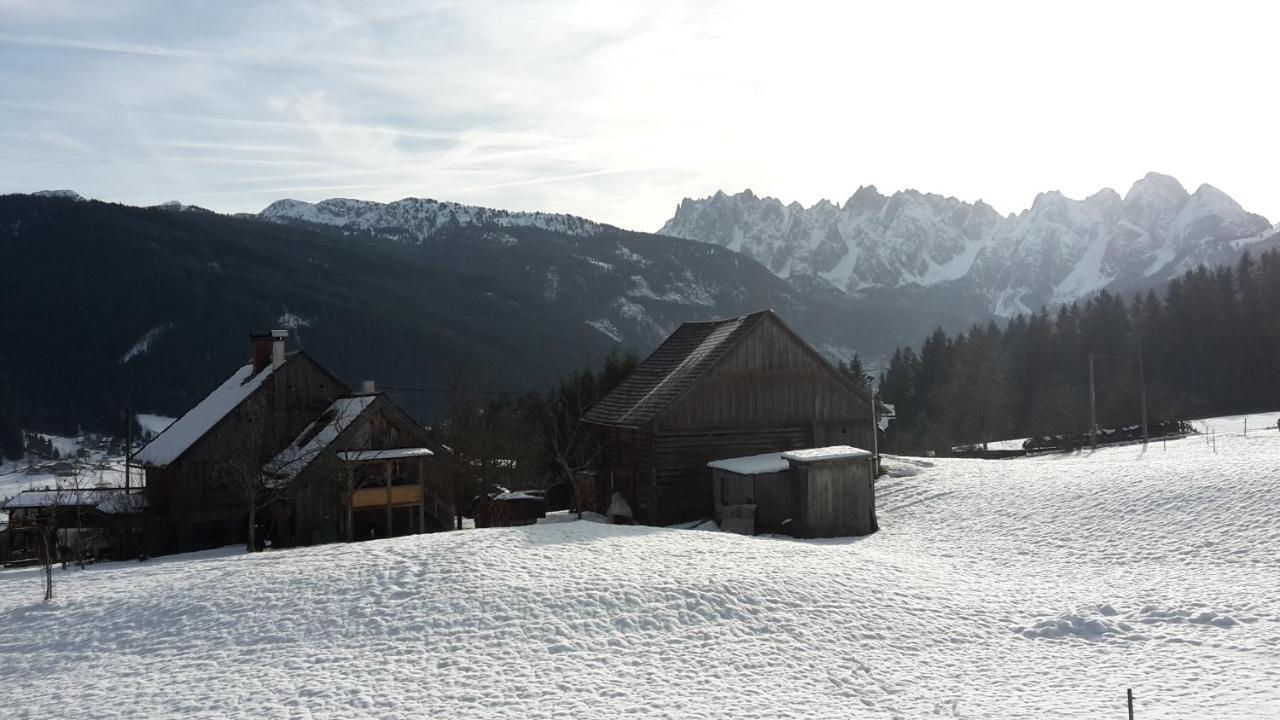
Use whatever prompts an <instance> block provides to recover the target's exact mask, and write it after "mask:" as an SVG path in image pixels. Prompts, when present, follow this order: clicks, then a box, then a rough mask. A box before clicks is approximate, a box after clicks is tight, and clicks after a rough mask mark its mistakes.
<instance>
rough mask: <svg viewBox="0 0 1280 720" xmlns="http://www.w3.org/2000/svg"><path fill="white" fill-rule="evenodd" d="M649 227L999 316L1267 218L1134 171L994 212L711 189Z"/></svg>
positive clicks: (904, 198) (1261, 226)
mask: <svg viewBox="0 0 1280 720" xmlns="http://www.w3.org/2000/svg"><path fill="white" fill-rule="evenodd" d="M659 232H660V233H663V234H667V235H675V236H677V237H683V238H688V239H693V240H700V241H703V242H709V243H715V244H718V245H723V246H725V247H729V248H731V249H734V250H738V251H740V252H743V253H745V254H747V255H750V256H751V257H752V258H754V259H756V260H758V261H760V262H761V263H763V264H764V265H766V266H767V267H769V268H770V269H772V270H773V271H774V272H775V273H777V274H778V275H780V276H782V277H784V278H798V277H800V276H805V277H813V278H817V279H819V280H821V281H823V282H825V283H828V284H830V285H832V286H834V287H836V288H838V289H840V290H843V291H845V292H846V293H850V294H854V295H857V294H862V293H865V292H868V291H873V290H893V289H898V288H903V289H909V288H911V287H939V288H944V287H951V286H954V287H956V288H958V289H960V290H963V291H965V292H967V293H971V294H977V295H978V296H981V297H985V298H986V300H985V302H986V303H987V305H988V307H989V309H990V310H992V311H993V312H995V313H997V314H1001V315H1012V314H1015V313H1018V312H1025V311H1028V310H1033V309H1035V308H1038V307H1039V306H1041V305H1044V304H1052V303H1057V302H1064V301H1070V300H1074V299H1077V298H1080V297H1084V296H1086V295H1088V294H1090V293H1092V292H1096V291H1097V290H1101V289H1104V288H1108V287H1110V288H1118V289H1124V288H1129V287H1132V286H1134V285H1135V283H1140V282H1148V283H1149V282H1152V281H1158V280H1160V279H1164V278H1167V277H1170V276H1172V275H1173V274H1176V273H1178V272H1182V271H1184V270H1186V269H1188V268H1189V267H1193V266H1194V265H1195V264H1197V263H1200V262H1213V261H1214V260H1221V261H1225V262H1233V261H1234V258H1231V257H1227V255H1229V254H1231V253H1235V254H1238V253H1239V251H1240V250H1241V249H1242V248H1243V247H1244V246H1247V245H1251V244H1253V243H1254V242H1256V241H1261V240H1263V239H1264V238H1267V237H1268V236H1269V235H1270V234H1271V224H1270V223H1269V222H1268V221H1267V220H1266V219H1265V218H1263V217H1261V216H1259V215H1255V214H1252V213H1249V212H1246V211H1245V210H1244V209H1243V208H1241V207H1240V205H1239V204H1237V203H1236V202H1235V201H1234V200H1232V199H1231V198H1230V197H1229V196H1228V195H1226V194H1225V193H1223V192H1222V191H1220V190H1218V189H1217V188H1214V187H1213V186H1211V185H1201V186H1200V187H1199V188H1198V189H1197V190H1196V191H1195V192H1194V193H1190V194H1188V192H1187V190H1186V189H1185V188H1184V187H1183V186H1182V184H1181V183H1179V182H1178V181H1177V180H1176V179H1175V178H1172V177H1170V176H1168V175H1161V174H1159V173H1148V174H1147V175H1146V176H1145V177H1143V178H1142V179H1140V180H1138V181H1137V182H1135V183H1134V184H1133V186H1132V187H1131V188H1130V189H1129V191H1128V192H1127V193H1126V194H1125V195H1124V197H1121V196H1120V194H1119V193H1117V192H1116V191H1115V190H1112V189H1110V188H1104V189H1102V190H1100V191H1099V192H1097V193H1094V194H1093V195H1090V196H1089V197H1088V198H1086V199H1084V200H1075V199H1072V198H1069V197H1067V196H1066V195H1064V194H1062V193H1061V192H1059V191H1056V190H1053V191H1048V192H1042V193H1040V194H1039V195H1037V196H1036V198H1035V201H1034V202H1033V203H1032V204H1031V207H1030V208H1028V209H1026V210H1024V211H1022V212H1020V213H1014V214H1010V215H1008V216H1003V217H1002V216H1001V215H1000V214H999V213H997V212H996V211H995V210H994V209H993V208H992V207H991V206H990V205H987V204H986V203H984V202H982V201H978V202H974V203H968V202H963V201H960V200H957V199H956V198H952V197H943V196H940V195H934V194H929V193H921V192H918V191H916V190H903V191H900V192H896V193H894V194H893V195H891V196H888V197H886V196H885V195H883V194H881V193H880V192H879V191H878V190H877V189H876V188H875V187H874V186H863V187H859V188H858V190H857V191H856V192H855V193H854V194H853V195H851V196H850V197H849V199H848V200H846V201H845V203H844V205H843V206H836V205H833V204H831V203H829V202H826V201H822V202H819V203H817V204H816V205H814V206H812V207H810V208H805V207H803V206H801V205H799V204H798V203H791V204H789V205H783V204H782V202H780V201H779V200H776V199H774V198H770V197H764V198H760V197H757V196H756V195H755V194H754V193H751V192H750V191H745V192H742V193H738V194H736V195H729V194H726V193H724V192H723V191H718V192H716V193H715V194H714V195H712V196H711V197H708V198H705V199H702V200H692V199H688V198H686V199H685V200H683V201H682V202H681V203H680V205H679V206H678V207H677V209H676V214H675V216H674V217H672V218H671V219H670V220H669V221H667V223H666V224H665V225H663V227H662V229H661V230H659ZM1218 255H1223V257H1222V258H1218V257H1217V256H1218Z"/></svg>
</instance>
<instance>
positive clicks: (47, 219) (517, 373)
mask: <svg viewBox="0 0 1280 720" xmlns="http://www.w3.org/2000/svg"><path fill="white" fill-rule="evenodd" d="M0 258H3V264H2V265H0V338H2V339H3V342H2V343H0V435H6V434H7V435H8V436H11V437H16V433H17V428H18V427H25V428H28V429H37V430H41V431H44V432H59V433H65V432H72V431H74V430H75V429H76V428H77V427H79V426H83V427H84V428H86V429H94V430H102V431H108V432H111V431H118V430H120V429H121V427H122V425H121V422H122V421H121V418H122V413H123V411H124V409H125V408H126V407H131V408H132V409H133V410H135V411H140V412H156V413H161V414H167V415H176V414H180V413H181V412H183V411H184V410H186V409H187V408H188V407H190V406H191V405H192V404H193V403H194V402H196V401H197V400H198V399H199V398H200V397H202V396H203V395H204V394H205V393H206V392H207V391H208V390H210V389H211V388H213V387H214V386H215V385H217V384H218V383H219V382H221V381H222V380H223V379H225V377H226V376H227V375H229V374H230V373H231V371H232V370H233V369H234V368H235V367H237V366H238V365H239V364H241V363H243V362H245V361H247V358H248V340H247V337H246V335H247V334H248V333H249V332H250V331H253V330H261V329H268V328H272V327H280V326H281V325H293V326H296V330H295V335H296V336H297V337H298V338H299V339H300V341H301V346H302V347H303V348H304V349H306V350H307V351H308V352H310V353H312V354H313V355H314V356H315V357H316V358H317V359H318V360H319V361H320V362H322V363H323V364H324V365H326V366H327V367H329V368H330V369H332V370H333V371H334V372H335V373H337V374H338V375H339V377H341V378H343V379H344V380H346V381H348V382H351V383H356V382H358V381H360V380H361V379H364V378H373V379H376V380H377V381H378V383H379V384H380V385H382V386H387V387H415V388H427V389H432V388H444V387H446V386H448V385H449V384H450V383H451V382H454V381H456V380H457V378H456V377H455V376H456V375H458V374H459V373H462V374H465V375H467V376H468V377H467V381H468V382H470V383H471V384H472V385H475V386H483V387H487V388H492V389H502V390H521V391H522V390H545V389H546V388H549V387H552V386H553V385H554V384H555V383H556V382H558V381H559V379H560V378H561V377H563V376H564V375H565V374H566V373H568V372H570V371H573V370H577V369H580V368H583V367H587V366H595V365H596V364H598V363H599V362H600V361H601V360H602V359H603V358H604V356H605V354H606V353H607V352H608V351H609V350H611V349H615V348H618V347H619V346H621V347H622V348H632V349H635V350H636V351H637V352H640V353H645V352H647V351H648V350H650V349H651V348H652V347H654V346H656V344H657V343H658V342H659V341H660V340H661V339H662V337H664V336H665V335H666V333H667V332H669V331H670V330H671V329H673V328H674V327H675V326H676V325H677V324H678V323H679V322H682V321H685V320H690V319H706V318H710V317H723V316H731V315H736V314H742V313H745V312H750V311H753V310H757V309H759V308H761V307H773V308H775V309H777V310H778V311H779V312H781V313H782V314H783V315H784V317H788V318H789V319H792V321H793V322H795V323H796V325H797V329H799V330H800V331H801V332H803V333H805V334H806V335H807V336H809V337H814V338H818V339H819V340H821V339H822V338H824V337H825V338H831V337H834V336H836V335H837V334H838V333H837V329H838V327H839V324H840V322H841V321H842V319H843V318H844V317H846V313H845V311H844V309H843V308H842V307H841V306H838V305H831V306H827V305H824V304H823V301H821V300H820V299H819V300H815V299H810V298H806V297H804V296H803V295H802V294H800V293H798V292H796V291H795V290H793V289H791V288H789V287H788V286H787V285H786V284H785V283H784V282H783V281H781V280H779V279H777V278H776V277H775V276H774V275H773V274H772V273H770V272H769V271H768V270H766V269H765V268H763V267H761V266H759V265H758V264H756V263H754V262H753V261H751V260H750V259H748V258H744V257H742V256H740V255H738V254H737V253H732V252H730V251H727V250H724V249H722V248H718V247H712V246H707V245H704V244H701V243H695V242H692V241H687V240H680V239H676V238H668V237H662V236H656V235H647V234H643V233H631V232H626V231H622V230H612V229H610V230H607V231H605V232H603V233H601V234H599V235H595V236H592V237H579V236H573V235H569V234H565V233H558V232H554V231H550V230H544V229H539V228H533V227H507V228H501V229H500V231H498V230H497V229H495V228H489V227H485V226H475V225H472V226H458V227H454V228H450V229H449V230H448V231H447V232H443V233H441V234H440V235H439V236H438V237H434V238H433V239H432V240H431V241H430V242H426V243H421V244H408V243H403V242H397V241H395V240H393V239H388V238H385V237H378V236H375V235H372V234H368V233H344V232H340V231H336V230H334V229H331V228H324V227H319V226H295V225H285V224H278V223H272V222H266V221H264V220H260V219H256V218H245V217H230V216H225V215H219V214H215V213H210V212H201V211H176V210H172V209H157V208H135V207H127V206H122V205H115V204H108V203H102V202H86V201H78V200H74V199H69V198H58V197H37V196H31V195H10V196H3V197H0ZM838 301H839V299H838V298H837V299H835V301H834V302H837V303H838ZM290 342H291V345H294V346H296V342H295V340H291V341H290ZM396 399H397V400H398V401H400V402H402V403H403V404H404V405H405V406H406V407H408V408H409V409H410V411H411V412H414V414H415V415H417V416H418V417H419V418H421V419H423V420H424V421H430V420H432V419H435V418H437V417H438V416H439V411H440V407H441V403H442V402H443V395H442V394H440V393H431V392H427V393H423V392H415V393H405V394H402V395H398V396H396Z"/></svg>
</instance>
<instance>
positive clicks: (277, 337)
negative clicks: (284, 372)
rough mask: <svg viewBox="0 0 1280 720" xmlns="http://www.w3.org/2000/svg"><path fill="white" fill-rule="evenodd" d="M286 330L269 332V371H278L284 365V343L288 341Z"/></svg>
mask: <svg viewBox="0 0 1280 720" xmlns="http://www.w3.org/2000/svg"><path fill="white" fill-rule="evenodd" d="M288 337H289V331H288V330H272V331H271V369H272V370H278V369H280V366H281V365H283V364H284V341H285V340H286V339H288Z"/></svg>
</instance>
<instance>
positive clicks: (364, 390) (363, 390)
mask: <svg viewBox="0 0 1280 720" xmlns="http://www.w3.org/2000/svg"><path fill="white" fill-rule="evenodd" d="M376 392H378V386H377V385H375V384H374V382H373V381H372V380H365V381H364V382H363V383H361V384H360V394H361V395H372V394H374V393H376Z"/></svg>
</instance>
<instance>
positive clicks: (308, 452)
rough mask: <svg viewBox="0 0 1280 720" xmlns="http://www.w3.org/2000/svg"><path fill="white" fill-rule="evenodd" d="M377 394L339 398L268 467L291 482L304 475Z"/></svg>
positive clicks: (304, 429) (303, 430) (268, 464)
mask: <svg viewBox="0 0 1280 720" xmlns="http://www.w3.org/2000/svg"><path fill="white" fill-rule="evenodd" d="M375 399H377V396H376V395H359V396H357V397H348V398H338V399H337V400H334V401H333V404H332V405H330V406H329V407H328V409H326V410H325V411H324V412H322V413H320V416H319V417H317V418H316V419H315V420H313V421H311V422H310V423H309V424H308V425H307V426H306V427H305V428H303V429H302V432H300V433H298V437H296V438H294V440H293V442H291V443H289V445H288V446H287V447H286V448H285V449H284V450H281V451H280V453H279V454H278V455H276V456H275V458H273V459H272V460H271V462H269V463H267V467H268V468H270V469H271V470H272V472H274V473H275V474H277V475H279V476H280V477H281V478H283V479H289V480H292V479H293V478H295V477H297V475H298V473H300V472H302V471H303V470H304V469H306V467H307V466H308V465H310V464H311V461H312V460H314V459H315V457H316V456H317V455H319V454H320V453H321V452H323V451H324V449H325V448H327V447H329V445H330V444H331V443H332V442H333V441H334V440H337V439H338V436H339V435H341V434H342V432H343V431H344V430H346V429H347V428H348V427H350V426H351V423H353V422H355V421H356V418H358V417H360V413H362V412H364V411H365V408H367V407H369V405H370V404H372V403H373V401H374V400H375Z"/></svg>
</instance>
